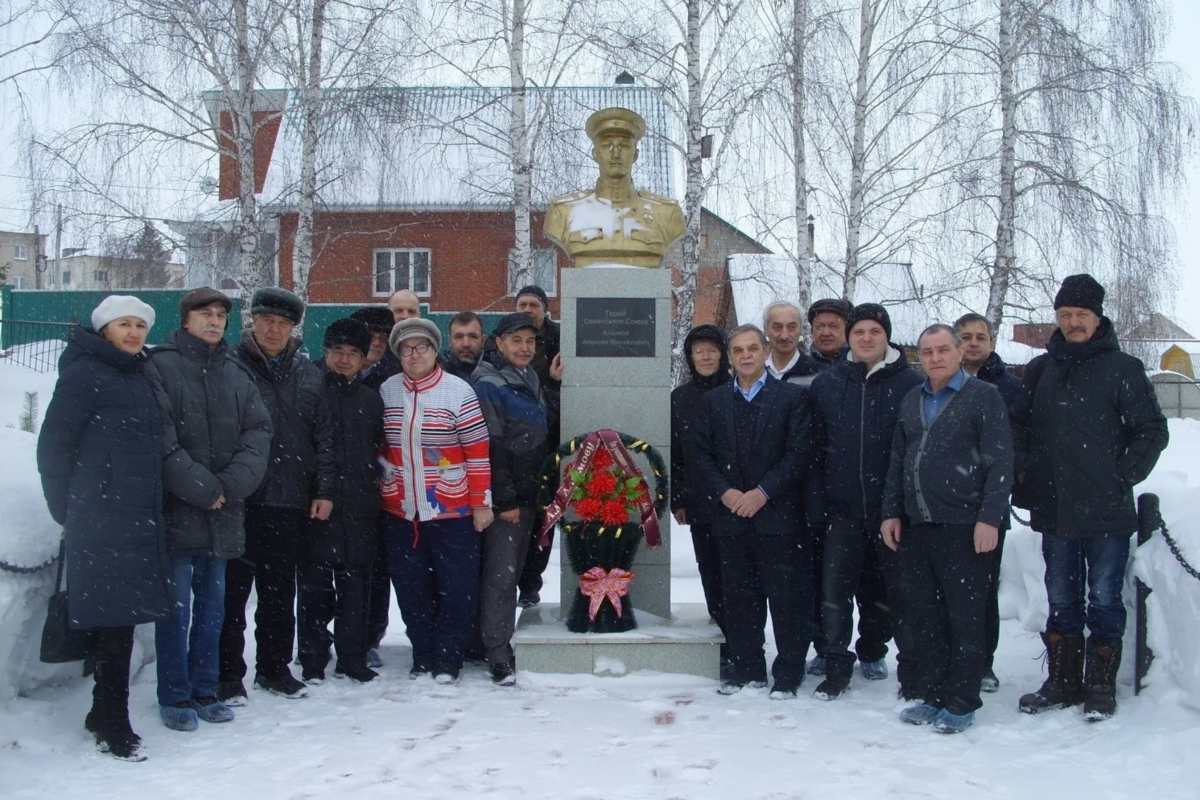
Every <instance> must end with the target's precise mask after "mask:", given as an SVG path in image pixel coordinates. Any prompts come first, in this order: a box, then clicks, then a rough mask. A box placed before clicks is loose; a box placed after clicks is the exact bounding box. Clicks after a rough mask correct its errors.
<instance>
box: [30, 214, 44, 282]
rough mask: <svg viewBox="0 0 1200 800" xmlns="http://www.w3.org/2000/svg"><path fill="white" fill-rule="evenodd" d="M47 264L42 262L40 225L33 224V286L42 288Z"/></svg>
mask: <svg viewBox="0 0 1200 800" xmlns="http://www.w3.org/2000/svg"><path fill="white" fill-rule="evenodd" d="M45 270H46V265H45V264H43V263H42V235H41V233H40V232H39V231H38V226H37V225H34V226H33V288H35V289H40V288H42V273H43V272H45Z"/></svg>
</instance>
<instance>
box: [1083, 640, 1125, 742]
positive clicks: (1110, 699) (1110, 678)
mask: <svg viewBox="0 0 1200 800" xmlns="http://www.w3.org/2000/svg"><path fill="white" fill-rule="evenodd" d="M1120 668H1121V641H1120V640H1119V639H1118V640H1117V641H1116V642H1107V643H1106V642H1101V641H1098V640H1097V639H1096V637H1095V636H1091V637H1089V638H1088V640H1087V675H1086V677H1085V678H1084V681H1083V683H1084V690H1085V692H1086V694H1087V697H1086V698H1085V700H1084V703H1083V718H1084V719H1086V720H1087V721H1088V722H1099V721H1100V720H1105V719H1108V718H1109V717H1111V716H1112V715H1113V714H1115V713H1117V671H1118V670H1119V669H1120Z"/></svg>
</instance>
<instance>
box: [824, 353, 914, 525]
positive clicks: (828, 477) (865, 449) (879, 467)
mask: <svg viewBox="0 0 1200 800" xmlns="http://www.w3.org/2000/svg"><path fill="white" fill-rule="evenodd" d="M892 350H893V351H894V352H896V353H897V354H899V353H900V351H899V348H896V347H895V346H894V345H893V346H892ZM847 352H848V351H847ZM889 357H891V352H889ZM920 383H921V376H920V375H918V374H917V372H916V370H914V369H912V367H910V366H909V364H908V362H907V361H906V360H905V359H904V356H903V355H902V354H899V357H897V358H895V360H893V361H891V362H888V363H885V364H884V365H883V366H882V367H880V368H879V369H877V370H876V371H875V372H873V373H872V374H871V375H870V376H869V377H868V376H867V370H866V367H864V366H863V365H862V364H861V363H859V362H857V361H851V360H850V359H849V358H846V357H843V358H842V359H841V360H839V361H838V362H837V363H835V364H834V365H833V366H832V367H830V368H829V369H826V370H825V371H823V372H822V373H820V374H819V375H817V376H816V377H815V378H813V382H812V384H811V385H810V386H809V387H808V401H809V405H810V406H811V408H812V431H813V432H812V462H811V465H810V471H809V479H808V482H807V484H806V497H807V500H808V502H807V508H806V511H807V513H808V521H809V524H810V525H813V526H822V527H823V526H824V524H825V522H826V521H827V518H828V515H830V514H836V515H839V516H847V517H855V518H858V519H876V518H878V517H879V513H880V506H881V505H882V503H883V488H884V484H885V483H886V481H887V471H888V464H889V463H890V458H891V452H892V433H893V432H894V431H895V429H896V419H897V417H899V415H900V403H901V401H902V400H903V399H904V396H905V395H906V394H908V393H909V391H910V390H911V389H912V388H913V387H914V386H917V385H919V384H920Z"/></svg>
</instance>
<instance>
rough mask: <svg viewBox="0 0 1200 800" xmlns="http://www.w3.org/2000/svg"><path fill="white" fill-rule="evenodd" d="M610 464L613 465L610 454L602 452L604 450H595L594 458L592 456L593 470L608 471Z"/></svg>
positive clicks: (605, 451)
mask: <svg viewBox="0 0 1200 800" xmlns="http://www.w3.org/2000/svg"><path fill="white" fill-rule="evenodd" d="M612 463H613V460H612V454H611V453H609V452H608V451H607V450H604V449H600V450H597V451H596V454H595V455H594V456H592V467H593V469H608V468H609V467H611V466H612Z"/></svg>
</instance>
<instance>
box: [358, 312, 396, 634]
mask: <svg viewBox="0 0 1200 800" xmlns="http://www.w3.org/2000/svg"><path fill="white" fill-rule="evenodd" d="M350 319H356V320H358V321H359V322H362V323H364V324H365V325H366V326H367V327H368V328H370V329H371V349H370V350H368V351H367V359H366V361H364V362H363V373H362V382H363V385H364V386H366V387H368V388H370V389H374V390H375V391H376V392H378V391H379V387H380V386H383V382H384V381H386V380H387V379H388V378H390V377H392V376H393V375H399V374H400V359H398V358H396V354H395V353H393V352H392V349H391V348H390V347H388V335H389V334H391V332H392V326H393V325H395V324H396V323H395V321H394V320H393V317H392V312H391V311H390V310H389V309H388V308H386V307H385V306H363V307H362V308H359V309H355V311H354V313H353V314H351V315H350ZM384 627H387V620H386V619H385V620H384Z"/></svg>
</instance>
